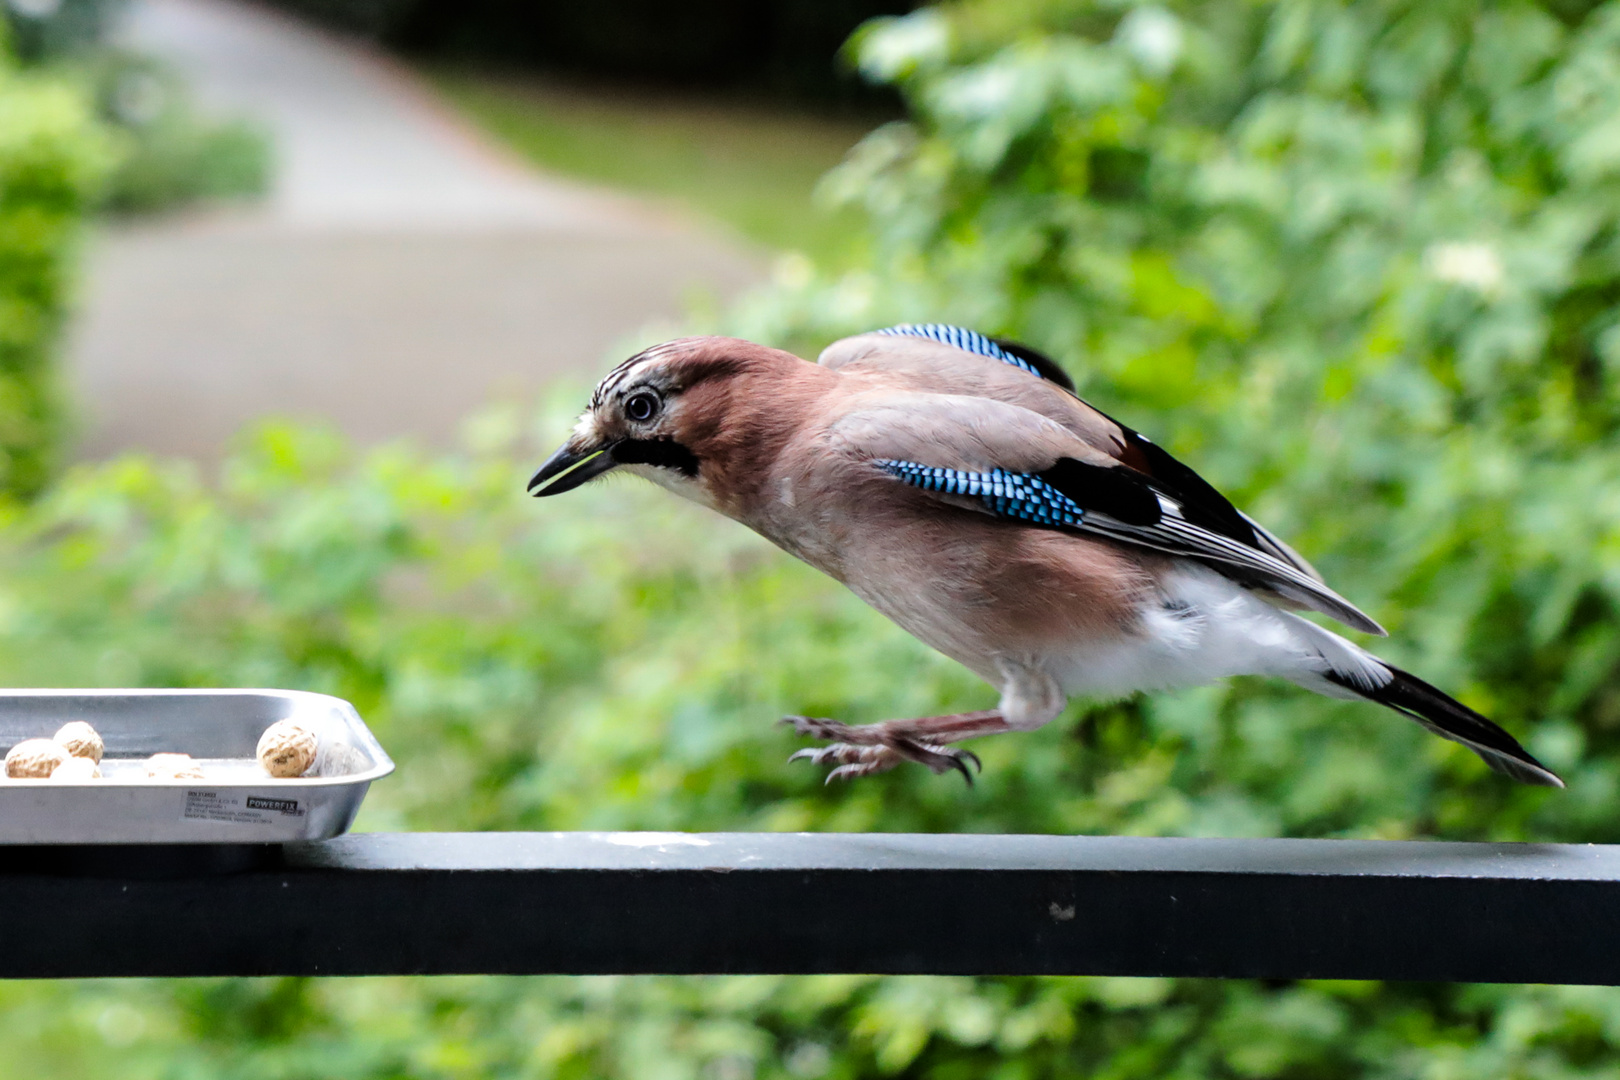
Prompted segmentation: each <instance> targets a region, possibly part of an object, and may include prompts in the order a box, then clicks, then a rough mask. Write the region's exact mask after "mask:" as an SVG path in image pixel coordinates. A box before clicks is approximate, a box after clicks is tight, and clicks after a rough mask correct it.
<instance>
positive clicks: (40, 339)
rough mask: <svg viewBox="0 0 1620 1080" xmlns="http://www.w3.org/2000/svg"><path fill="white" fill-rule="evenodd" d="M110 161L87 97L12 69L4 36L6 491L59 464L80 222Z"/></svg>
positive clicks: (34, 484) (1, 333)
mask: <svg viewBox="0 0 1620 1080" xmlns="http://www.w3.org/2000/svg"><path fill="white" fill-rule="evenodd" d="M111 159H112V153H111V147H110V145H109V143H108V140H107V138H106V135H105V133H104V132H103V131H102V130H101V128H100V127H99V125H98V124H97V123H96V121H95V117H94V114H93V112H92V110H91V109H90V106H89V102H88V101H87V100H86V98H85V95H84V94H83V93H81V92H79V91H78V90H77V89H76V88H75V87H73V86H71V85H68V84H67V83H65V82H62V81H60V80H55V79H51V78H46V77H42V76H38V75H35V74H32V73H19V72H17V71H15V70H13V69H12V66H11V64H10V62H9V61H8V60H7V59H6V58H5V55H4V43H3V42H0V498H6V497H11V498H15V497H23V498H27V497H31V496H33V495H35V494H37V493H38V492H39V491H40V490H41V489H42V488H43V487H44V485H45V484H46V482H47V481H48V480H49V479H50V477H51V475H52V473H53V472H54V470H55V467H56V457H57V449H58V445H59V443H60V440H61V434H62V426H63V409H62V402H61V399H60V395H59V392H58V387H57V384H56V377H55V370H54V368H53V367H52V364H51V359H52V351H53V349H54V347H55V344H56V340H57V336H58V333H59V331H60V329H61V324H62V317H63V313H64V311H65V308H66V305H67V303H68V301H69V281H70V270H71V267H72V256H73V250H74V245H75V242H76V241H77V239H78V237H79V229H80V225H81V224H82V220H83V218H84V215H85V213H86V211H87V209H88V207H89V206H90V205H91V203H92V202H93V200H94V198H95V195H96V193H97V191H98V189H99V185H100V182H101V179H102V177H103V176H104V175H105V173H106V171H107V169H108V167H109V165H110V164H111Z"/></svg>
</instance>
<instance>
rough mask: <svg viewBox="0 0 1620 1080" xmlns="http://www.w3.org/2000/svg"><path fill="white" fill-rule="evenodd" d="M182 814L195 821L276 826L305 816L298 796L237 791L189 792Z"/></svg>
mask: <svg viewBox="0 0 1620 1080" xmlns="http://www.w3.org/2000/svg"><path fill="white" fill-rule="evenodd" d="M180 816H181V817H183V818H190V819H192V820H193V821H228V822H232V823H233V824H237V825H274V824H276V823H277V822H280V821H285V820H286V819H287V818H290V817H294V818H300V817H303V816H304V805H303V803H301V802H300V801H299V800H297V799H284V798H277V797H274V796H269V795H244V794H242V793H240V792H235V791H188V792H186V805H185V809H184V810H182V811H181V813H180Z"/></svg>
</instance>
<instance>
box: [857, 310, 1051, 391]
mask: <svg viewBox="0 0 1620 1080" xmlns="http://www.w3.org/2000/svg"><path fill="white" fill-rule="evenodd" d="M877 332H878V333H880V334H887V335H889V336H890V337H919V338H927V339H928V340H930V341H937V342H939V343H940V344H942V345H954V346H956V347H957V348H958V349H966V350H967V351H968V352H970V353H978V354H979V355H980V356H988V357H990V359H992V360H1000V361H1001V362H1002V363H1003V364H1011V365H1012V366H1013V367H1015V368H1022V369H1023V370H1024V371H1027V372H1029V373H1030V374H1031V375H1034V376H1035V377H1036V378H1038V379H1039V378H1045V376H1044V375H1042V374H1041V373H1040V372H1039V371H1037V370H1036V369H1035V366H1034V365H1033V364H1030V363H1029V362H1028V361H1025V360H1021V359H1019V358H1018V357H1016V356H1014V355H1013V354H1012V353H1010V352H1008V351H1007V350H1006V349H1003V348H1002V347H1001V346H1000V345H997V344H996V343H995V342H993V341H991V340H990V339H989V338H987V337H985V336H984V335H983V334H980V333H977V332H975V331H972V330H966V329H963V328H962V327H960V326H946V325H945V324H944V323H901V324H900V325H899V326H891V327H888V328H887V329H883V330H879V331H877Z"/></svg>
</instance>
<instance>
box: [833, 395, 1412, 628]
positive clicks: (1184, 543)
mask: <svg viewBox="0 0 1620 1080" xmlns="http://www.w3.org/2000/svg"><path fill="white" fill-rule="evenodd" d="M828 445H829V447H830V448H831V449H832V450H833V451H834V452H836V453H838V454H840V455H842V456H844V457H846V458H850V459H854V460H855V461H857V462H859V463H861V464H862V465H863V466H865V467H868V468H871V469H873V470H875V471H876V472H877V473H879V474H880V475H881V476H883V477H884V478H886V479H888V480H891V481H893V482H896V483H900V484H906V485H909V486H910V487H913V488H916V489H918V490H920V491H923V492H926V493H928V494H930V495H932V496H933V497H934V498H936V499H938V500H939V501H941V502H942V503H948V504H950V505H953V506H958V507H962V508H965V509H969V510H975V511H978V512H980V513H985V514H990V515H991V516H993V517H997V518H1001V519H1003V520H1007V521H1014V522H1019V523H1022V524H1025V525H1032V526H1036V527H1039V528H1047V529H1055V530H1058V531H1063V532H1073V533H1079V534H1083V535H1090V536H1094V537H1100V538H1103V539H1107V540H1111V541H1114V542H1117V543H1123V544H1129V545H1134V546H1137V547H1144V548H1150V549H1153V550H1155V551H1162V552H1165V553H1167V554H1170V555H1177V556H1181V557H1182V558H1188V559H1194V560H1196V561H1198V562H1201V563H1204V564H1206V565H1208V566H1210V567H1211V568H1212V569H1215V570H1218V571H1219V572H1221V573H1222V574H1225V575H1226V576H1228V577H1230V578H1232V579H1234V580H1236V581H1238V582H1239V583H1241V584H1244V585H1247V586H1250V587H1253V588H1257V589H1260V590H1262V591H1263V592H1269V593H1272V594H1275V595H1277V596H1280V597H1282V598H1283V599H1285V600H1287V601H1292V602H1293V603H1296V604H1299V605H1301V606H1304V607H1306V608H1309V609H1311V610H1314V611H1320V612H1322V613H1323V614H1325V615H1330V616H1332V617H1333V618H1335V619H1338V620H1339V621H1340V622H1342V623H1344V624H1345V625H1347V626H1352V627H1354V628H1356V629H1358V630H1364V631H1367V632H1368V633H1374V634H1382V633H1383V632H1384V631H1383V628H1382V627H1380V626H1379V625H1378V624H1377V623H1376V622H1374V621H1373V620H1372V619H1371V618H1370V617H1368V616H1367V615H1366V614H1365V613H1363V612H1362V611H1360V610H1359V609H1357V608H1356V607H1355V605H1353V604H1351V603H1350V602H1349V601H1348V600H1346V599H1344V598H1343V597H1342V596H1340V595H1339V594H1338V593H1336V592H1334V591H1333V590H1332V589H1330V588H1328V587H1327V586H1326V585H1324V584H1323V583H1322V582H1321V581H1320V580H1318V579H1317V578H1316V577H1314V576H1312V575H1311V574H1308V573H1305V572H1304V571H1302V570H1301V569H1300V568H1299V567H1298V566H1297V565H1295V564H1294V563H1293V562H1292V561H1290V560H1285V559H1282V558H1279V557H1277V556H1276V555H1274V554H1272V553H1271V552H1269V551H1267V550H1266V549H1265V547H1263V546H1261V545H1258V544H1256V543H1253V542H1249V541H1245V540H1243V539H1241V538H1239V537H1234V536H1232V535H1230V533H1229V531H1228V529H1227V527H1226V526H1227V525H1228V524H1229V522H1228V521H1227V520H1226V519H1225V518H1224V517H1213V518H1212V517H1211V515H1210V514H1208V513H1207V511H1206V509H1205V508H1204V507H1203V506H1201V505H1199V504H1197V503H1190V502H1188V501H1186V500H1184V499H1183V498H1182V497H1181V496H1180V495H1179V494H1178V492H1177V491H1176V490H1173V489H1172V488H1171V487H1170V486H1169V485H1167V484H1165V483H1162V482H1160V481H1159V479H1158V478H1157V477H1155V476H1154V475H1153V474H1150V473H1146V472H1142V471H1140V470H1137V469H1134V468H1131V467H1129V466H1127V465H1125V464H1123V463H1122V462H1120V461H1119V460H1117V459H1116V458H1113V457H1111V456H1110V455H1108V454H1106V453H1103V452H1101V451H1099V450H1097V449H1096V448H1095V447H1093V446H1091V445H1089V444H1088V443H1086V442H1085V441H1084V440H1083V439H1080V438H1078V437H1077V436H1075V435H1074V433H1073V432H1071V431H1069V430H1068V429H1067V428H1065V427H1064V426H1063V425H1061V424H1059V423H1057V422H1055V421H1053V420H1051V419H1049V418H1048V417H1045V416H1042V415H1040V414H1038V413H1035V412H1032V411H1031V410H1029V409H1024V408H1020V407H1018V406H1016V405H1011V404H1008V403H1006V402H1002V401H995V400H992V399H988V398H982V397H970V396H965V395H954V394H929V393H917V392H905V391H899V392H873V393H868V394H863V395H860V396H858V397H856V398H855V399H854V400H853V401H852V402H851V408H850V410H849V411H848V412H846V413H845V414H844V415H843V416H841V417H840V418H839V419H838V420H836V421H835V422H834V423H833V424H832V425H831V426H830V427H829V429H828ZM1149 445H1152V444H1149ZM1165 456H1166V457H1167V458H1168V455H1165ZM1171 460H1172V461H1173V460H1174V459H1171ZM1177 464H1178V465H1179V463H1177ZM1181 468H1183V469H1185V466H1181ZM1187 471H1188V472H1191V470H1187ZM1199 482H1200V483H1202V481H1199ZM1205 486H1206V487H1207V486H1208V485H1205ZM1211 490H1213V489H1211ZM1222 502H1223V503H1224V502H1225V500H1222ZM1225 505H1226V506H1227V507H1228V509H1230V505H1231V504H1229V503H1226V504H1225ZM1230 513H1231V514H1232V515H1235V516H1237V517H1238V519H1239V522H1240V523H1242V524H1244V525H1247V519H1245V518H1242V516H1241V515H1239V514H1237V511H1235V510H1231V511H1230Z"/></svg>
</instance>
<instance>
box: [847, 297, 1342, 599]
mask: <svg viewBox="0 0 1620 1080" xmlns="http://www.w3.org/2000/svg"><path fill="white" fill-rule="evenodd" d="M817 363H819V364H820V365H822V366H823V367H828V368H834V369H838V370H841V371H845V372H848V373H851V374H862V373H864V374H867V375H871V376H876V377H877V378H879V379H882V380H884V381H886V382H888V383H890V384H892V385H898V386H903V387H909V388H912V389H917V390H926V391H931V392H934V393H939V394H957V395H966V396H971V397H983V398H989V399H991V400H993V401H1001V402H1005V403H1007V404H1009V405H1016V406H1018V407H1020V408H1023V409H1028V410H1030V411H1032V412H1035V413H1039V414H1040V415H1042V416H1044V417H1046V418H1047V419H1049V420H1052V421H1054V422H1056V423H1058V424H1060V425H1062V426H1063V427H1065V428H1067V429H1068V430H1069V431H1070V432H1071V433H1072V434H1073V435H1074V436H1075V438H1077V439H1079V440H1081V441H1082V442H1084V443H1085V444H1086V445H1087V446H1089V447H1090V448H1092V449H1093V450H1096V451H1098V452H1099V453H1101V454H1104V455H1106V456H1107V457H1108V458H1111V459H1112V460H1113V461H1116V462H1118V463H1119V464H1121V465H1124V466H1125V467H1126V468H1129V469H1132V470H1135V471H1136V472H1139V473H1143V474H1145V475H1146V476H1147V477H1148V478H1149V479H1150V483H1151V485H1152V487H1153V488H1154V490H1156V491H1159V492H1161V493H1163V494H1165V495H1168V496H1169V497H1170V498H1172V499H1174V500H1175V501H1176V502H1177V503H1179V504H1180V505H1181V507H1182V512H1183V513H1184V514H1185V515H1186V516H1187V517H1188V518H1190V519H1192V520H1195V521H1196V522H1197V523H1198V524H1199V525H1201V526H1202V527H1204V528H1206V529H1208V530H1210V531H1212V532H1214V533H1216V534H1218V535H1221V536H1224V537H1226V538H1227V539H1229V540H1235V541H1237V542H1238V543H1240V544H1243V545H1246V546H1248V547H1251V548H1254V549H1255V550H1257V551H1261V552H1264V553H1265V554H1267V555H1269V556H1271V557H1272V558H1273V559H1276V560H1278V561H1280V562H1284V563H1287V564H1288V565H1289V566H1292V567H1293V568H1294V569H1295V570H1297V571H1299V572H1300V573H1302V574H1304V575H1305V576H1306V577H1309V578H1311V579H1313V580H1314V581H1316V582H1318V583H1321V581H1322V575H1321V574H1320V573H1318V572H1317V570H1316V568H1315V567H1314V566H1312V565H1311V564H1310V563H1308V562H1306V561H1305V559H1303V558H1301V557H1300V555H1299V553H1298V552H1296V551H1294V549H1293V548H1291V547H1289V546H1288V545H1287V544H1285V543H1283V541H1281V540H1279V539H1278V538H1277V537H1276V536H1274V535H1272V534H1271V533H1270V532H1269V531H1267V530H1266V529H1265V528H1263V527H1262V526H1261V525H1260V524H1259V523H1258V522H1256V521H1254V520H1253V519H1252V518H1250V517H1249V516H1248V515H1247V514H1244V513H1242V512H1241V511H1239V510H1238V509H1237V508H1236V507H1234V506H1233V505H1232V504H1231V502H1229V501H1228V500H1227V498H1226V497H1225V496H1224V495H1222V494H1221V493H1220V492H1219V491H1216V490H1215V488H1214V487H1212V486H1211V485H1210V484H1209V482H1208V481H1206V480H1205V479H1204V478H1203V477H1201V476H1199V475H1198V474H1197V473H1196V472H1194V471H1193V470H1192V469H1190V468H1188V467H1187V466H1186V465H1183V464H1182V463H1181V462H1180V461H1177V460H1176V459H1175V458H1174V457H1172V456H1171V454H1170V453H1169V452H1168V451H1166V450H1164V449H1163V448H1161V447H1160V446H1159V445H1158V444H1157V443H1154V442H1153V441H1152V440H1150V439H1149V438H1148V437H1147V436H1146V435H1143V434H1142V433H1141V432H1138V431H1136V430H1134V429H1132V428H1130V427H1127V426H1126V425H1124V424H1122V423H1120V422H1119V421H1117V420H1115V419H1114V418H1113V417H1111V416H1109V415H1108V414H1107V413H1105V412H1103V411H1102V410H1101V409H1098V408H1097V407H1096V406H1094V405H1092V404H1090V403H1089V402H1086V401H1084V400H1082V399H1081V398H1080V397H1079V396H1077V395H1076V393H1075V389H1074V382H1073V381H1072V380H1071V379H1070V378H1069V376H1068V373H1067V372H1065V371H1064V370H1063V369H1062V368H1061V367H1059V366H1058V364H1057V363H1056V362H1055V361H1053V360H1052V359H1051V358H1050V357H1047V356H1045V355H1043V354H1041V353H1039V352H1037V351H1036V350H1034V349H1032V348H1030V347H1029V346H1027V345H1020V344H1018V343H1017V342H1013V341H1008V340H1006V339H1005V338H992V337H988V336H986V335H984V334H979V333H976V332H975V331H972V330H968V329H964V328H963V327H960V326H945V325H942V324H939V323H926V324H916V325H914V324H910V323H904V324H901V325H899V326H891V327H889V328H887V329H885V330H875V331H873V332H871V333H868V334H858V335H856V336H854V337H848V338H844V339H843V340H842V341H836V342H834V343H833V344H831V345H829V346H828V347H827V348H826V349H825V350H824V351H823V352H822V354H821V356H820V357H819V358H818V360H817Z"/></svg>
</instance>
